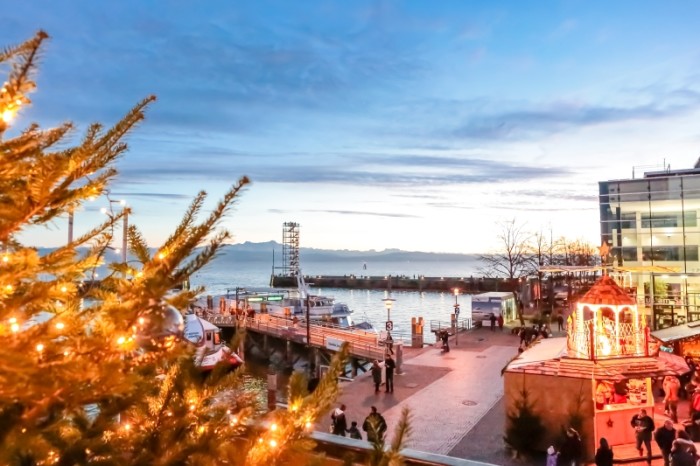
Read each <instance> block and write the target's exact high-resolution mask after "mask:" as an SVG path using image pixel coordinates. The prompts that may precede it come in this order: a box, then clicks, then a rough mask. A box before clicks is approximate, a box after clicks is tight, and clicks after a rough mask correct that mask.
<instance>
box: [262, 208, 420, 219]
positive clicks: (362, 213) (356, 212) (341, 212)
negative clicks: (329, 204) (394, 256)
mask: <svg viewBox="0 0 700 466" xmlns="http://www.w3.org/2000/svg"><path fill="white" fill-rule="evenodd" d="M268 212H270V213H275V214H288V213H293V212H309V213H314V214H338V215H359V216H363V217H367V216H369V217H387V218H421V216H419V215H410V214H400V213H393V212H389V213H386V212H369V211H361V210H331V209H300V210H284V209H268Z"/></svg>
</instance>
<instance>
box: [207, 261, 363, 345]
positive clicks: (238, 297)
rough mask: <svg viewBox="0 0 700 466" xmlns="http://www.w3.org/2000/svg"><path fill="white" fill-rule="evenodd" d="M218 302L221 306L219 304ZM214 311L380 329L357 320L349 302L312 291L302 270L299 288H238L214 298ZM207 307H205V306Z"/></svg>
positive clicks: (335, 325) (346, 327)
mask: <svg viewBox="0 0 700 466" xmlns="http://www.w3.org/2000/svg"><path fill="white" fill-rule="evenodd" d="M217 302H218V306H216V303H217ZM209 305H211V307H212V308H213V310H214V312H216V311H217V310H218V312H219V313H221V314H224V315H226V314H228V315H234V314H246V315H249V316H250V315H254V314H256V313H266V314H269V315H273V316H276V317H283V318H287V319H296V320H297V321H298V322H302V323H303V322H305V321H306V319H307V316H308V319H309V321H310V322H311V323H313V324H316V325H327V326H329V327H337V328H342V329H358V330H363V331H365V332H376V330H375V328H374V326H373V325H372V323H371V322H369V321H362V322H355V320H354V319H353V311H352V310H351V309H350V308H349V307H348V305H347V304H345V303H338V302H335V299H334V298H333V297H330V296H322V295H313V294H311V293H309V291H308V287H307V285H306V283H305V281H304V277H303V275H302V274H301V272H300V273H299V276H298V277H297V288H296V289H292V290H278V289H277V290H265V291H263V290H252V291H251V290H246V289H244V288H236V294H235V295H232V294H231V293H229V294H227V295H226V296H225V297H223V296H220V297H218V298H214V299H212V302H211V303H209ZM201 307H204V306H201Z"/></svg>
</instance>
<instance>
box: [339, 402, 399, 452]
mask: <svg viewBox="0 0 700 466" xmlns="http://www.w3.org/2000/svg"><path fill="white" fill-rule="evenodd" d="M346 409H347V407H346V406H345V405H344V404H342V405H340V407H338V408H336V409H335V410H333V413H331V428H330V431H331V433H332V434H335V435H341V436H343V437H345V436H346V434H347V435H348V436H349V437H350V438H354V439H357V440H363V438H362V432H360V429H359V428H358V426H357V421H352V422H351V423H350V427H348V423H347V418H346V414H345V410H346ZM386 428H387V426H386V420H385V419H384V416H382V415H381V414H380V413H379V412H378V411H377V407H376V406H372V407H370V412H369V414H368V415H367V417H366V418H365V421H364V422H363V423H362V430H363V431H365V432H366V434H365V435H366V436H367V438H366V440H367V441H368V442H370V443H381V442H383V441H384V434H385V433H386Z"/></svg>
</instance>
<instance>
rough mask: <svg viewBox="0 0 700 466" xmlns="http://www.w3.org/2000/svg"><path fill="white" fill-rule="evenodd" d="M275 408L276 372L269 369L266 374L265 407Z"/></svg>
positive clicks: (272, 409) (269, 409)
mask: <svg viewBox="0 0 700 466" xmlns="http://www.w3.org/2000/svg"><path fill="white" fill-rule="evenodd" d="M275 408H277V374H275V372H274V371H272V370H271V371H270V372H269V373H268V374H267V409H268V411H274V410H275Z"/></svg>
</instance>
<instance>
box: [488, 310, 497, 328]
mask: <svg viewBox="0 0 700 466" xmlns="http://www.w3.org/2000/svg"><path fill="white" fill-rule="evenodd" d="M489 320H490V321H491V331H492V332H495V331H496V314H494V313H493V312H492V313H491V317H489Z"/></svg>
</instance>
